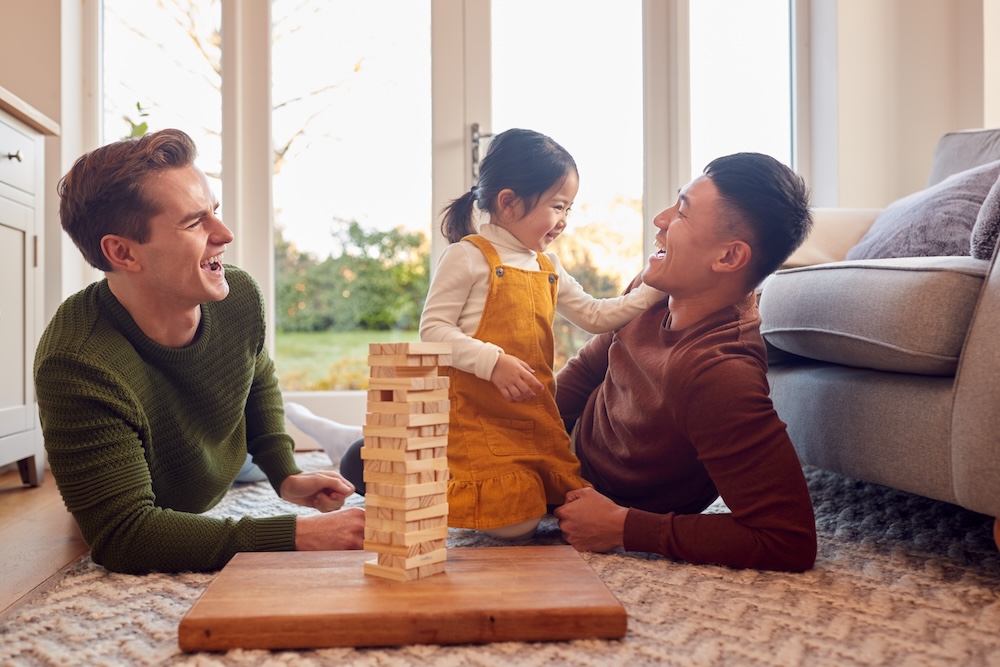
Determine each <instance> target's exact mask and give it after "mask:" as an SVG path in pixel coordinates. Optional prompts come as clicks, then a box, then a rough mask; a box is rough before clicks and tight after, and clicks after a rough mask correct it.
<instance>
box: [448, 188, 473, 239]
mask: <svg viewBox="0 0 1000 667" xmlns="http://www.w3.org/2000/svg"><path fill="white" fill-rule="evenodd" d="M475 202H476V188H475V187H473V188H472V189H471V190H469V191H468V192H466V193H465V194H464V195H462V196H461V197H459V198H458V199H452V200H451V203H450V204H448V205H447V206H445V207H444V210H443V211H442V213H443V214H444V219H443V220H442V221H441V233H442V234H444V237H445V238H446V239H448V243H458V242H459V241H461V240H462V239H463V238H465V237H466V236H468V235H469V234H476V233H478V231H479V230H478V229H476V225H475V223H474V222H473V221H472V214H473V210H472V207H473V204H475Z"/></svg>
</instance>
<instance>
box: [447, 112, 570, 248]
mask: <svg viewBox="0 0 1000 667" xmlns="http://www.w3.org/2000/svg"><path fill="white" fill-rule="evenodd" d="M570 171H572V172H574V173H577V168H576V161H575V160H573V156H572V155H570V154H569V153H568V152H567V151H566V149H565V148H563V147H562V146H560V145H559V144H557V143H556V142H555V141H553V140H552V139H550V138H549V137H547V136H545V135H544V134H540V133H538V132H534V131H532V130H522V129H519V128H514V129H511V130H506V131H505V132H501V133H500V134H498V135H496V136H495V137H493V141H491V142H490V146H489V148H488V149H487V151H486V157H484V158H483V162H482V164H481V165H480V169H479V183H478V184H477V185H475V186H473V188H472V189H471V190H470V191H469V192H466V193H465V194H464V195H462V196H461V197H459V198H458V199H453V200H452V201H451V203H449V204H448V205H447V206H445V207H444V210H443V211H442V214H443V216H444V219H443V220H442V221H441V233H442V234H444V236H445V238H447V239H448V242H449V243H455V242H457V241H461V240H462V238H463V237H465V236H467V235H469V234H475V233H476V231H477V230H476V226H475V224H474V223H473V213H474V211H473V204H478V205H479V210H481V211H486V212H487V213H489V214H490V215H495V214H496V205H497V195H498V194H500V191H501V190H506V189H508V188H509V189H511V190H513V191H514V194H515V195H517V197H518V199H520V200H521V201H522V202H524V204H525V206H526V211H525V212H526V213H527V212H528V211H531V209H533V208H534V207H535V206H536V205H537V204H538V200H539V199H540V198H541V196H542V195H543V194H545V193H546V192H548V191H549V189H551V188H552V186H553V185H555V184H556V183H558V182H559V181H560V180H561V179H564V178H566V176H567V175H568V174H569V173H570Z"/></svg>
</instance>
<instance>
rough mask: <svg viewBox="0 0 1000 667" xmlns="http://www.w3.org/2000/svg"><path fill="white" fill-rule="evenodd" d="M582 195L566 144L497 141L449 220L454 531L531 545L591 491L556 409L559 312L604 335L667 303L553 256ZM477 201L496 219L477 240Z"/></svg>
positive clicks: (439, 301)
mask: <svg viewBox="0 0 1000 667" xmlns="http://www.w3.org/2000/svg"><path fill="white" fill-rule="evenodd" d="M578 187H579V175H578V173H577V168H576V163H575V162H574V160H573V158H572V156H570V154H569V153H568V152H566V150H565V149H564V148H563V147H562V146H560V145H559V144H557V143H556V142H555V141H553V140H552V139H550V138H549V137H547V136H545V135H542V134H539V133H537V132H533V131H531V130H522V129H512V130H507V131H506V132H502V133H500V134H498V135H497V136H496V137H494V139H493V141H492V142H491V143H490V146H489V149H488V151H487V154H486V157H485V158H484V159H483V162H482V165H481V168H480V177H479V183H478V185H476V186H475V187H473V188H472V190H470V191H469V192H467V193H466V194H464V195H462V196H461V197H459V198H458V199H455V200H454V201H452V202H451V204H449V205H448V206H447V207H446V208H445V210H444V219H443V222H442V225H441V230H442V232H443V233H444V235H445V236H446V237H447V238H448V240H449V241H450V242H451V243H452V245H450V246H449V247H448V248H447V249H445V251H444V253H443V255H442V256H441V260H440V262H439V264H438V266H437V271H436V272H435V275H434V279H433V281H432V282H431V286H430V291H429V293H428V295H427V303H426V305H425V307H424V311H423V315H422V317H421V320H420V338H421V340H425V341H447V342H451V343H452V344H453V352H452V364H453V365H452V367H451V368H449V369H448V375H449V376H450V378H451V387H450V389H449V398H450V399H451V419H450V424H449V436H448V467H449V469H450V471H451V479H450V480H449V482H448V505H449V518H448V525H450V526H453V527H457V528H474V529H478V530H485V531H487V532H489V533H491V534H493V535H496V536H499V537H506V538H516V537H521V536H525V535H528V534H530V533H531V532H533V531H534V530H535V527H536V526H537V525H538V522H539V521H540V520H541V518H542V517H543V516H544V515H545V512H546V506H547V505H560V504H562V502H563V500H564V499H565V496H566V493H567V492H568V491H570V490H572V489H576V488H580V487H582V486H589V484H588V483H587V482H586V481H584V480H583V479H582V478H581V477H580V464H579V462H578V461H577V459H576V457H575V456H574V455H573V454H572V452H571V451H570V444H569V436H568V435H567V433H566V429H565V427H564V425H563V422H562V420H561V419H560V417H559V412H558V410H557V408H556V404H555V380H554V376H553V371H552V359H553V334H552V320H553V315H554V314H555V313H556V312H558V313H559V314H561V315H563V316H564V317H565V318H566V319H568V320H569V321H570V322H572V323H573V324H575V325H577V326H579V327H580V328H582V329H584V330H586V331H588V332H590V333H600V332H604V331H611V330H612V329H616V328H619V327H621V326H622V325H624V324H625V323H627V322H628V321H629V320H631V319H632V318H633V317H635V316H636V315H638V314H639V313H640V312H641V311H642V310H644V309H645V308H646V307H647V306H649V305H651V304H653V303H655V302H656V301H658V300H659V299H661V298H663V296H664V295H663V293H662V292H659V291H657V290H655V289H653V288H651V287H649V286H647V285H642V286H640V287H639V288H638V289H635V290H632V291H631V292H629V293H628V294H627V295H625V296H622V297H618V298H614V299H595V298H594V297H592V296H590V295H588V294H587V293H586V292H584V290H583V288H582V287H581V286H580V284H579V283H578V282H577V281H576V280H574V279H573V278H572V277H571V276H570V275H569V274H568V273H566V271H565V270H564V269H563V268H562V267H561V266H560V264H559V260H558V258H557V257H556V255H555V254H553V253H548V252H545V250H546V249H547V248H548V246H549V244H550V243H551V242H552V241H553V240H555V239H556V237H558V236H559V234H560V233H561V232H562V231H563V230H564V229H565V228H566V217H567V214H568V213H569V210H570V207H571V206H572V204H573V200H574V199H575V198H576V193H577V189H578ZM474 204H475V205H478V208H479V209H480V210H481V211H483V212H484V213H486V214H488V216H489V219H488V222H486V223H485V224H483V225H482V226H481V228H480V229H479V230H478V231H477V230H476V228H475V225H474V223H473V215H474V210H473V205H474Z"/></svg>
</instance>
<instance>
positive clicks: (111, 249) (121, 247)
mask: <svg viewBox="0 0 1000 667" xmlns="http://www.w3.org/2000/svg"><path fill="white" fill-rule="evenodd" d="M134 245H135V241H132V240H130V239H127V238H125V237H124V236H118V235H117V234H107V235H106V236H104V238H102V239H101V251H102V252H103V253H104V257H105V258H106V259H107V260H108V262H109V263H110V264H111V270H112V271H118V270H121V271H138V270H139V269H140V268H142V267H141V266H140V265H139V260H138V259H136V257H135V256H134V255H133V254H132V246H134Z"/></svg>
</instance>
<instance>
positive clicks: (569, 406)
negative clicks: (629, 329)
mask: <svg viewBox="0 0 1000 667" xmlns="http://www.w3.org/2000/svg"><path fill="white" fill-rule="evenodd" d="M613 340H614V334H613V333H605V334H601V335H599V336H595V337H593V338H591V339H590V340H589V341H587V343H586V344H585V345H584V346H583V347H582V348H581V349H580V351H579V352H578V353H577V354H576V356H574V357H572V358H571V359H570V360H569V361H567V362H566V365H565V366H564V367H563V369H562V370H561V371H559V375H558V376H556V406H557V407H558V408H559V415H560V416H561V417H562V419H563V422H565V424H566V430H568V431H572V430H573V424H575V423H576V421H577V420H578V419H579V418H580V416H581V415H583V411H584V408H586V407H587V401H588V400H589V399H590V395H591V394H593V393H594V390H596V389H597V388H598V387H599V386H600V384H601V383H602V382H604V377H605V375H607V372H608V350H609V349H610V347H611V342H612V341H613Z"/></svg>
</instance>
